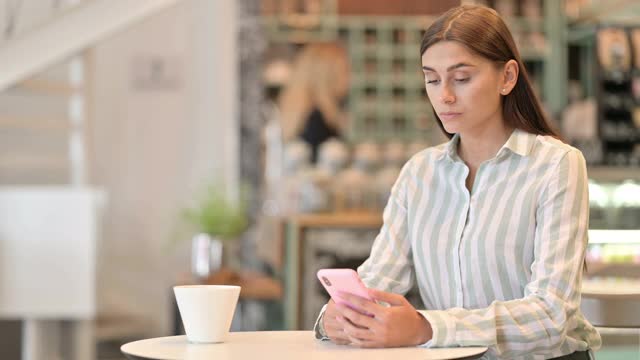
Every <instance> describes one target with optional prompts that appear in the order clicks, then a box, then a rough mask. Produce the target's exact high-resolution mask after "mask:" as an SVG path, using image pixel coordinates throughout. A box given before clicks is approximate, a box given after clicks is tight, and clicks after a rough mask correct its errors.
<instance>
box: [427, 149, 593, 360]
mask: <svg viewBox="0 0 640 360" xmlns="http://www.w3.org/2000/svg"><path fill="white" fill-rule="evenodd" d="M587 184H588V182H587V173H586V165H585V160H584V157H583V156H582V154H581V153H580V152H579V151H577V150H574V149H571V150H570V151H569V152H567V153H566V154H564V155H563V156H562V158H561V159H560V161H559V162H558V163H557V164H556V165H555V166H552V168H551V169H550V172H549V173H548V175H547V179H546V180H545V181H543V188H542V191H541V193H540V195H539V199H538V206H537V209H536V215H535V218H536V227H535V238H534V261H533V263H532V265H531V270H532V274H531V280H530V282H529V283H528V284H527V285H526V287H525V289H524V297H523V298H521V299H515V300H509V301H494V302H493V303H491V305H489V306H488V307H486V308H482V309H473V310H467V309H463V308H452V309H447V310H441V311H434V310H425V311H421V314H422V315H423V316H424V317H425V318H426V319H427V321H429V323H430V324H431V327H432V329H433V338H432V339H431V341H429V342H428V343H426V344H424V345H423V346H426V347H451V346H474V345H476V346H487V347H490V349H491V351H492V352H495V353H496V355H498V356H500V357H505V358H513V357H519V356H522V355H525V354H531V353H545V352H549V351H552V350H554V349H557V348H558V347H560V346H561V345H562V344H563V343H564V341H565V339H566V334H567V330H568V327H569V326H571V324H570V319H572V318H573V316H574V314H575V313H576V312H577V311H579V307H580V288H581V283H582V271H583V261H584V254H585V249H586V245H587V230H588V227H589V219H588V218H589V200H588V186H587ZM595 343H596V344H597V341H596V342H595Z"/></svg>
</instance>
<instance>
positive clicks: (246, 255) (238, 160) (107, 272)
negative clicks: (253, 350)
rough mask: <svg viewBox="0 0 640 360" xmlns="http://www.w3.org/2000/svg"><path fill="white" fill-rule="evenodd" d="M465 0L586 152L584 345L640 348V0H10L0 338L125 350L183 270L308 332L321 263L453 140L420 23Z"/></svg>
mask: <svg viewBox="0 0 640 360" xmlns="http://www.w3.org/2000/svg"><path fill="white" fill-rule="evenodd" d="M461 2H462V3H479V4H485V5H488V6H491V7H493V8H494V9H496V10H497V11H498V12H499V13H500V14H501V15H502V16H504V18H505V19H506V20H507V21H508V24H509V27H510V29H511V31H512V32H513V34H514V37H515V40H516V42H517V43H518V45H519V48H520V52H521V55H522V58H523V60H524V62H525V65H526V68H527V70H528V71H529V73H530V74H531V77H532V79H533V80H534V83H535V87H536V90H537V91H538V93H539V95H540V97H541V98H542V99H543V102H544V105H545V109H546V111H547V114H548V116H549V117H550V118H551V119H552V120H553V123H554V125H555V126H556V127H557V128H559V129H561V132H562V135H563V136H564V137H565V139H566V141H568V142H570V143H571V144H572V145H574V146H576V147H578V148H579V149H581V150H582V152H583V154H584V156H585V158H586V159H587V162H588V175H589V179H590V180H589V193H590V204H591V214H590V224H591V230H590V243H589V247H588V252H587V265H588V266H587V272H586V274H585V280H584V284H583V286H584V288H583V304H582V310H583V311H584V313H585V314H586V316H587V318H588V319H589V320H590V321H591V322H592V323H594V324H595V325H597V326H598V327H599V329H600V332H601V334H602V336H603V340H604V346H603V348H602V349H601V350H600V351H599V352H598V353H596V356H597V358H598V359H603V360H606V359H640V2H639V1H637V0H626V1H625V0H607V1H605V0H564V1H563V0H485V1H480V0H477V1H460V0H457V1H456V0H439V1H435V0H433V1H430V0H402V1H384V0H136V1H125V0H0V185H1V186H0V358H2V359H25V360H27V359H28V360H36V359H52V360H56V359H101V360H102V359H110V360H113V359H123V356H122V355H121V354H120V352H119V346H120V345H121V344H123V343H126V342H128V341H132V340H137V339H143V338H149V337H155V336H169V335H174V334H180V333H182V331H183V329H182V327H181V323H180V318H179V313H178V311H177V309H176V306H175V303H174V297H173V292H172V286H174V285H179V284H205V283H206V284H239V285H241V286H242V293H241V299H240V303H239V305H238V308H237V311H236V314H235V316H234V320H233V324H232V330H233V331H249V330H291V329H305V330H310V329H311V328H312V327H313V322H314V320H315V317H316V315H317V313H318V310H319V309H320V307H321V306H322V304H323V303H325V302H326V301H327V296H326V295H325V293H324V291H323V289H322V288H321V286H320V284H319V282H318V281H317V280H316V278H315V272H316V271H317V270H318V269H320V268H325V267H352V268H355V267H357V266H358V265H359V264H360V263H361V262H362V261H363V260H364V259H365V258H366V257H367V254H368V252H369V250H370V247H371V243H372V241H373V239H374V237H375V235H376V234H377V231H378V229H379V227H380V225H381V212H382V209H383V207H384V204H385V202H386V200H387V196H388V193H389V190H390V187H391V185H392V184H393V182H394V181H395V178H396V176H397V174H398V172H399V169H400V167H401V166H402V165H403V163H404V162H405V161H406V160H407V159H408V158H409V157H411V156H412V155H413V154H415V153H416V152H418V151H420V150H422V149H424V148H427V147H429V146H433V145H437V144H439V143H442V142H444V141H446V139H445V137H444V136H443V135H442V133H441V131H440V129H439V128H438V126H437V125H436V124H435V122H434V120H433V118H432V116H433V115H432V111H431V107H430V104H429V100H428V99H427V97H426V94H425V89H424V83H423V77H422V74H421V69H420V56H419V43H420V39H421V36H422V34H423V33H424V31H425V29H426V27H427V26H428V25H429V24H430V22H431V21H433V19H434V18H435V17H436V16H437V15H438V14H441V13H442V12H444V11H446V10H447V9H449V8H451V7H453V6H456V5H459V4H460V3H461ZM514 206H517V204H514ZM407 296H408V297H409V299H410V300H411V301H412V302H413V303H414V304H415V305H416V306H420V300H419V297H418V296H417V293H416V291H411V292H410V293H409V294H408V295H407Z"/></svg>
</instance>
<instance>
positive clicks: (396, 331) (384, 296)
mask: <svg viewBox="0 0 640 360" xmlns="http://www.w3.org/2000/svg"><path fill="white" fill-rule="evenodd" d="M369 295H371V297H373V299H375V300H378V301H383V302H386V303H388V304H389V305H390V306H389V307H385V306H382V305H380V304H377V303H376V302H374V301H370V300H367V299H364V298H361V297H359V296H355V295H351V294H347V293H342V294H340V296H342V297H343V298H344V299H345V300H346V301H348V302H349V303H350V304H352V305H353V306H354V307H356V308H357V309H359V310H361V311H363V312H365V313H369V314H371V315H372V316H367V315H365V314H363V313H360V312H358V311H356V310H353V309H351V308H349V307H346V306H344V305H338V311H339V312H340V315H339V316H338V317H337V319H338V321H339V322H340V323H341V324H342V325H343V326H344V332H345V334H346V335H347V336H348V337H349V340H350V341H351V343H352V344H353V345H356V346H359V347H363V348H381V347H400V346H416V345H420V344H424V343H426V342H427V341H429V340H430V339H431V337H432V330H431V325H430V324H429V322H428V321H427V320H426V319H425V318H424V316H422V315H420V314H419V313H418V312H417V311H416V309H415V308H414V307H413V306H412V305H411V304H410V303H409V302H408V301H407V299H405V297H404V296H402V295H398V294H393V293H387V292H384V291H379V290H375V289H369Z"/></svg>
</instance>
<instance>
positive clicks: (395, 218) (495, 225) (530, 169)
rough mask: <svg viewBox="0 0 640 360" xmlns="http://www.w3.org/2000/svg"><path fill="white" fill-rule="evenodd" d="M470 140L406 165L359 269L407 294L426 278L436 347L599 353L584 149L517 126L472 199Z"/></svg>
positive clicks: (485, 166) (373, 281) (424, 291)
mask: <svg viewBox="0 0 640 360" xmlns="http://www.w3.org/2000/svg"><path fill="white" fill-rule="evenodd" d="M458 142H459V136H458V135H455V136H454V137H453V138H452V139H451V141H449V142H448V143H445V144H442V145H440V146H437V147H432V148H429V149H426V150H424V151H422V152H420V153H418V154H416V155H415V156H413V158H412V159H411V160H409V162H407V164H406V165H405V166H404V168H403V169H402V172H401V173H400V175H399V177H398V180H397V181H396V184H395V185H394V187H393V189H392V191H391V196H390V199H389V202H388V204H387V206H386V208H385V210H384V215H383V219H384V224H383V226H382V229H381V230H380V233H379V235H378V236H377V237H376V239H375V242H374V244H373V248H372V250H371V255H370V257H369V258H368V259H367V260H366V261H365V262H364V263H363V264H362V265H361V266H360V267H359V268H358V273H359V275H360V277H361V278H362V280H363V282H364V283H365V284H366V285H367V286H369V287H372V288H376V289H380V290H384V291H388V292H394V293H400V294H405V293H406V292H407V291H408V290H409V289H410V288H411V287H412V286H413V284H414V282H415V281H417V284H418V287H419V289H420V295H421V297H422V300H423V302H424V304H425V307H426V310H424V311H420V312H421V313H422V314H423V315H424V316H425V318H426V319H427V320H428V321H429V322H430V323H431V326H432V328H433V338H432V339H431V341H429V342H428V343H427V344H425V345H424V346H427V347H451V346H474V345H477V346H488V347H489V352H488V353H487V354H486V355H485V358H490V359H494V358H498V359H503V358H504V359H513V358H524V359H547V358H553V357H557V356H562V355H566V354H570V353H572V352H574V351H584V350H587V349H597V348H599V347H600V344H601V340H600V335H599V334H598V332H597V331H596V330H595V328H594V327H593V326H592V325H591V324H590V323H589V322H588V321H587V320H586V319H585V318H584V316H583V315H582V313H581V311H580V298H581V296H580V288H581V283H582V270H583V259H584V256H585V250H586V246H587V229H588V225H589V219H588V218H589V200H588V188H587V172H586V165H585V161H584V158H583V156H582V154H581V153H580V151H578V150H577V149H575V148H573V147H571V146H569V145H566V144H564V143H562V142H561V141H558V140H556V139H554V138H552V137H549V136H538V135H533V134H530V133H527V132H524V131H521V130H515V131H514V132H513V133H512V134H511V136H510V137H509V139H508V140H507V142H506V143H505V144H504V146H503V147H502V148H501V149H500V151H498V153H497V155H496V156H495V157H494V158H492V159H490V160H487V161H485V162H484V163H482V164H481V165H480V167H479V168H478V170H477V174H476V178H475V181H474V184H473V187H472V191H471V192H469V191H468V189H467V187H466V186H465V180H466V178H467V175H468V173H469V169H468V167H467V166H466V164H465V163H464V162H463V161H462V160H461V159H460V158H459V156H458V155H457V145H458Z"/></svg>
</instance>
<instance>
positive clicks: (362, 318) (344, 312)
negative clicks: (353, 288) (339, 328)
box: [337, 305, 378, 329]
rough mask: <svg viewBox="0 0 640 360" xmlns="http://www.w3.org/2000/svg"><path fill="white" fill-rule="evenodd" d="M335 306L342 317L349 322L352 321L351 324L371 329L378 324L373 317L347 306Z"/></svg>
mask: <svg viewBox="0 0 640 360" xmlns="http://www.w3.org/2000/svg"><path fill="white" fill-rule="evenodd" d="M337 308H338V310H339V311H340V315H341V316H342V317H344V318H346V319H347V320H349V321H351V323H353V325H355V326H357V327H360V328H367V329H371V328H374V327H377V325H378V323H377V321H376V320H374V318H372V317H370V316H367V315H363V314H361V313H359V312H357V311H355V310H353V309H350V308H348V307H347V306H344V305H338V306H337Z"/></svg>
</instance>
